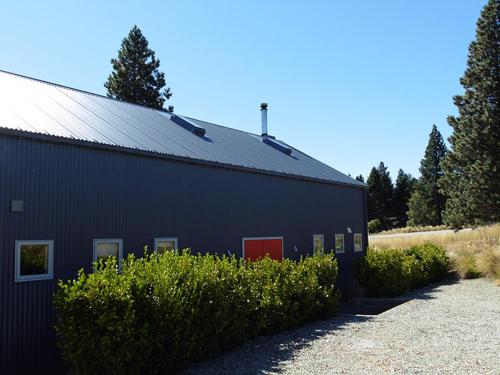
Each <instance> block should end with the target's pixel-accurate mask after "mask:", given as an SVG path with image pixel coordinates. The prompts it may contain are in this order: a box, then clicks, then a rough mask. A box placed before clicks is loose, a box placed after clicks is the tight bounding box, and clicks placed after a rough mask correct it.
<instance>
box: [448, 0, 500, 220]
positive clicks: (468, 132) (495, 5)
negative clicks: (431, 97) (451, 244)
mask: <svg viewBox="0 0 500 375" xmlns="http://www.w3.org/2000/svg"><path fill="white" fill-rule="evenodd" d="M499 19H500V0H489V1H488V3H487V4H486V6H485V7H484V8H483V10H482V12H481V16H480V17H479V20H478V21H477V29H476V40H475V41H473V42H472V43H471V44H470V45H469V55H468V59H467V69H466V71H465V73H464V76H463V77H462V78H461V80H460V83H461V84H462V86H463V87H464V89H465V93H464V95H458V96H455V97H454V103H455V105H456V106H457V107H458V112H459V116H458V117H454V116H450V117H449V118H448V123H449V125H450V126H451V127H452V128H453V134H452V135H451V137H450V139H449V141H450V144H451V151H450V152H449V153H448V154H447V156H446V158H445V160H444V161H443V168H444V177H443V178H442V179H441V184H440V185H441V187H442V190H443V191H444V192H445V194H446V195H447V196H448V197H449V198H448V200H447V202H446V209H445V214H444V220H445V222H446V223H447V224H450V225H452V226H453V227H456V228H459V227H462V226H466V225H476V224H484V223H489V222H498V221H500V111H499V101H500V68H499V59H500V47H499V46H500V22H499Z"/></svg>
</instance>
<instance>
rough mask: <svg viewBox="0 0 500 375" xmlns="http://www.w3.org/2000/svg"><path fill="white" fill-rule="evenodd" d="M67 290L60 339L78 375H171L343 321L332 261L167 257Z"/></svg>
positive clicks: (59, 307) (61, 303)
mask: <svg viewBox="0 0 500 375" xmlns="http://www.w3.org/2000/svg"><path fill="white" fill-rule="evenodd" d="M94 267H95V269H96V271H95V272H94V273H91V274H85V273H84V272H83V271H80V273H79V274H78V278H77V279H76V280H70V281H67V282H63V281H60V282H59V286H58V291H57V293H56V295H55V298H54V303H55V306H56V312H57V315H56V334H57V336H58V343H59V346H60V349H61V352H62V356H63V358H64V359H65V361H66V362H67V364H68V365H69V367H70V370H71V371H72V372H74V373H78V374H90V373H133V374H143V373H169V372H173V371H175V370H178V369H179V368H180V367H181V366H182V365H183V364H185V363H186V362H187V361H192V360H200V359H203V358H207V357H210V356H212V355H214V354H215V353H217V352H220V351H222V350H226V349H228V348H231V347H233V346H234V345H237V344H239V343H241V342H242V341H244V340H247V339H249V338H251V337H253V336H255V335H258V334H262V333H268V332H276V331H280V330H282V329H285V328H290V327H294V326H297V325H299V324H302V323H303V322H306V321H309V320H312V319H316V318H318V317H321V316H324V315H328V314H331V313H332V312H334V311H335V309H336V307H337V305H338V300H339V293H338V292H337V291H336V288H335V280H336V277H337V273H338V268H337V263H336V260H335V259H334V258H333V256H332V255H323V254H319V255H315V256H312V257H308V258H305V259H302V260H301V261H299V262H293V261H291V260H283V261H282V262H276V261H273V260H271V259H269V258H264V259H262V260H259V261H257V262H251V263H247V264H245V262H242V261H239V260H237V259H236V258H234V257H231V258H229V257H225V256H223V257H218V256H213V255H191V254H190V253H189V252H187V251H185V252H182V253H181V254H176V253H174V252H165V253H163V254H156V253H154V254H149V255H145V257H144V258H140V259H136V258H135V257H134V256H132V255H130V256H129V257H128V259H127V260H125V261H123V264H122V265H121V271H120V272H118V271H117V264H116V260H114V259H110V260H108V261H106V263H103V262H102V261H101V262H100V263H96V264H95V265H94Z"/></svg>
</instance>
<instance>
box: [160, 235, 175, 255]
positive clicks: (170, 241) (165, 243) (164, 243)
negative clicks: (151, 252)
mask: <svg viewBox="0 0 500 375" xmlns="http://www.w3.org/2000/svg"><path fill="white" fill-rule="evenodd" d="M167 250H177V237H165V238H155V251H158V252H159V253H163V252H165V251H167Z"/></svg>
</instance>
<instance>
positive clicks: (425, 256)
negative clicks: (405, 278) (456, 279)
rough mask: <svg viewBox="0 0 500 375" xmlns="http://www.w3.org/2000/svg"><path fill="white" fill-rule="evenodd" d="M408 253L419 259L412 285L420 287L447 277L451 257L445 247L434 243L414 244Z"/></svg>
mask: <svg viewBox="0 0 500 375" xmlns="http://www.w3.org/2000/svg"><path fill="white" fill-rule="evenodd" d="M406 254H408V255H410V256H413V257H414V258H415V259H416V260H417V264H418V266H417V270H415V272H414V275H413V283H412V287H418V286H422V285H425V284H428V283H430V282H435V281H439V280H441V279H443V278H445V277H446V275H447V274H448V269H449V263H450V262H449V259H448V256H447V255H446V252H445V250H444V248H443V247H441V246H439V245H435V244H433V243H430V242H428V243H425V244H423V245H420V246H416V245H414V246H412V247H410V248H409V249H407V250H406Z"/></svg>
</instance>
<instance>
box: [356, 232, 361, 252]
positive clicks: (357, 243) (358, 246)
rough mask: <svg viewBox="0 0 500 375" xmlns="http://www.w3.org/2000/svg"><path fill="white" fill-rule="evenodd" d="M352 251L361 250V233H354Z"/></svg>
mask: <svg viewBox="0 0 500 375" xmlns="http://www.w3.org/2000/svg"><path fill="white" fill-rule="evenodd" d="M354 251H363V242H362V237H361V233H354Z"/></svg>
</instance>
